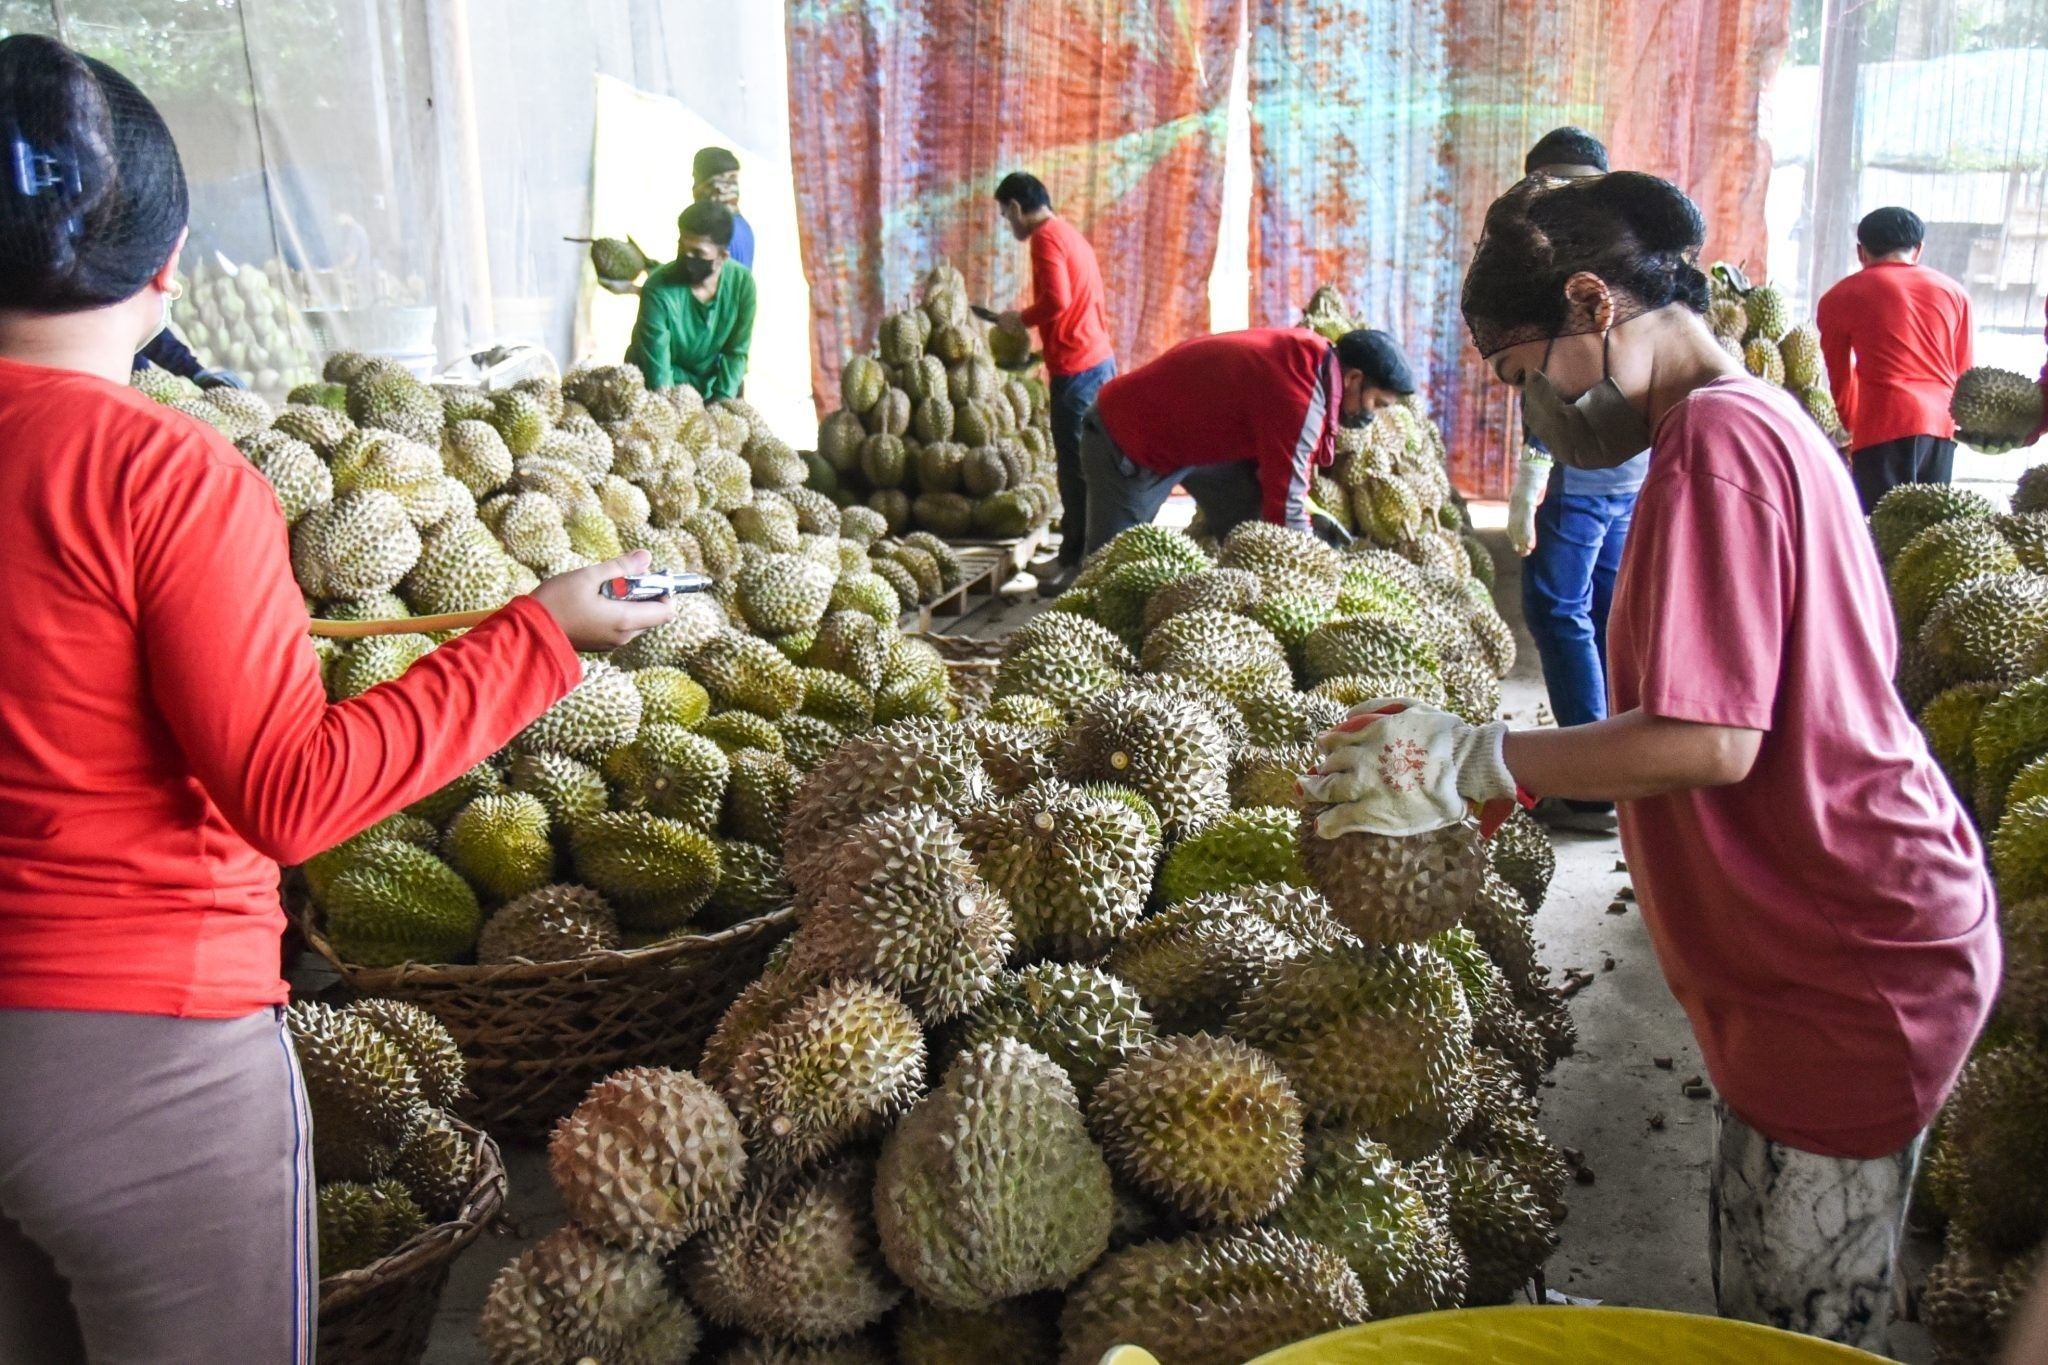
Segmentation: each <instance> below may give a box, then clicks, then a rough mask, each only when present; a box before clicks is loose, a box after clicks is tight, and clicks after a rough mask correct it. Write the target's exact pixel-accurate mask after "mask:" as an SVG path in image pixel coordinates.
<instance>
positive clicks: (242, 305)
mask: <svg viewBox="0 0 2048 1365" xmlns="http://www.w3.org/2000/svg"><path fill="white" fill-rule="evenodd" d="M296 290H297V284H296V282H295V281H294V280H293V278H292V275H291V272H290V271H288V270H286V269H285V267H284V263H283V262H282V261H271V262H269V263H268V264H266V265H261V266H258V265H242V266H234V265H232V264H231V263H228V262H225V261H223V260H221V259H219V258H218V257H215V256H204V257H201V258H200V259H199V260H198V261H196V262H195V263H194V265H193V267H192V269H191V271H190V272H189V273H188V274H187V275H186V276H185V297H184V298H183V299H182V300H181V301H180V302H179V303H178V304H177V305H176V307H175V308H174V309H173V311H172V316H171V326H172V329H173V330H175V331H176V332H177V333H178V334H179V335H180V336H182V337H183V338H184V341H185V344H186V345H188V346H190V347H191V348H192V351H193V353H194V354H195V355H197V356H198V357H199V359H200V361H201V363H203V364H205V365H208V366H210V367H212V368H215V369H226V370H233V371H235V372H236V373H237V374H240V375H241V376H242V378H243V379H244V380H246V381H247V382H248V383H249V384H250V385H251V386H252V387H253V388H256V389H259V390H261V391H262V392H264V393H268V394H279V393H283V392H284V391H285V390H287V389H289V388H292V387H293V386H295V385H298V384H303V383H306V382H307V381H308V380H310V379H312V378H313V375H314V364H313V362H314V355H315V348H314V343H313V332H312V329H311V328H309V327H308V326H307V325H306V319H305V315H304V314H302V313H301V312H300V311H299V306H298V304H296V303H294V302H293V295H294V293H295V292H296Z"/></svg>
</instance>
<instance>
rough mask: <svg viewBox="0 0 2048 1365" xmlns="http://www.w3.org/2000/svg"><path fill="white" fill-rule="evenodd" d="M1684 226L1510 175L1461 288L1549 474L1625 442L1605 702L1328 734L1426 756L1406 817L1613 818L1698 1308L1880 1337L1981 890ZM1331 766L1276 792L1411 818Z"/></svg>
mask: <svg viewBox="0 0 2048 1365" xmlns="http://www.w3.org/2000/svg"><path fill="white" fill-rule="evenodd" d="M1704 237H1705V230H1704V225H1703V223H1702V222H1701V220H1700V216H1699V211H1698V210H1697V209H1696V208H1695V207H1694V206H1693V204H1692V202H1691V201H1690V200H1689V199H1687V198H1686V196H1685V195H1684V194H1683V193H1681V192H1680V191H1679V190H1678V189H1676V188H1675V187H1674V186H1672V185H1670V184H1668V183H1666V182H1665V181H1662V180H1659V179H1657V178H1656V177H1654V176H1648V175H1640V174H1633V173H1626V172H1623V173H1615V174H1611V175H1606V176H1601V177H1597V178H1592V179H1585V180H1573V181H1560V180H1550V179H1545V178H1542V177H1532V178H1531V179H1530V180H1527V181H1524V182H1523V183H1522V184H1520V185H1518V186H1516V187H1515V188H1514V189H1512V190H1511V191H1509V192H1508V193H1507V194H1506V195H1504V196H1503V197H1502V198H1501V199H1500V200H1499V201H1497V202H1496V203H1495V204H1494V205H1493V206H1492V208H1491V209H1490V210H1489V212H1488V214H1487V219H1486V230H1485V234H1484V236H1483V237H1482V239H1481V241H1480V244H1479V248H1478V251H1477V254H1476V256H1475V258H1474V260H1473V263H1472V266H1471V269H1470V271H1469V273H1468V274H1467V276H1466V279H1465V293H1464V309H1465V318H1466V321H1467V324H1468V325H1469V326H1470V328H1471V331H1472V337H1473V341H1474V344H1475V346H1476V347H1477V348H1478V350H1479V351H1480V353H1481V354H1482V355H1483V356H1485V357H1486V359H1487V362H1488V364H1489V365H1490V366H1491V367H1492V369H1493V371H1494V373H1495V375H1496V376H1497V377H1498V378H1499V379H1500V380H1501V382H1503V383H1505V384H1509V385H1512V386H1514V387H1516V388H1519V389H1521V390H1522V393H1523V404H1524V413H1525V416H1526V419H1527V422H1528V425H1529V427H1530V429H1531V430H1532V431H1533V432H1534V433H1535V434H1536V435H1537V436H1539V437H1541V438H1542V439H1543V441H1544V442H1545V443H1546V444H1547V445H1548V446H1549V447H1550V449H1551V451H1552V452H1553V454H1554V455H1555V457H1556V458H1558V459H1560V460H1564V461H1566V462H1567V463H1572V462H1577V463H1580V464H1582V465H1584V466H1587V467H1601V466H1603V465H1605V464H1609V463H1613V462H1617V461H1618V460H1620V459H1625V458H1627V457H1628V456H1630V455H1633V454H1634V453H1635V452H1637V451H1639V450H1641V449H1643V448H1644V447H1645V446H1647V447H1649V450H1650V466H1649V474H1648V477H1647V481H1646V482H1645V483H1644V485H1643V490H1642V494H1641V497H1640V500H1639V501H1638V502H1637V504H1636V513H1635V525H1634V528H1633V530H1632V532H1631V534H1630V537H1629V545H1628V551H1627V555H1626V557H1625V558H1624V560H1623V563H1622V568H1621V575H1620V579H1619V581H1618V583H1617V586H1616V590H1615V597H1614V606H1613V613H1612V617H1611V619H1610V622H1609V626H1608V652H1609V669H1610V672H1611V674H1612V677H1611V680H1610V683H1611V692H1612V697H1613V714H1612V716H1611V717H1610V718H1609V719H1607V720H1605V721H1601V722H1598V723H1595V724H1591V725H1583V726H1577V727H1574V728H1571V729H1566V730H1541V731H1536V730H1530V731H1519V732H1515V733H1508V732H1507V727H1506V726H1505V725H1504V724H1499V723H1496V724H1494V725H1491V726H1482V727H1470V726H1465V725H1463V724H1461V723H1460V722H1458V721H1457V720H1456V718H1454V717H1450V716H1446V715H1443V714H1442V713H1437V712H1424V711H1422V710H1421V708H1419V707H1413V706H1411V707H1409V708H1408V709H1406V710H1403V711H1401V712H1400V713H1399V714H1398V715H1395V716H1393V717H1390V718H1386V719H1377V718H1368V717H1367V716H1364V715H1359V716H1357V717H1355V718H1354V719H1353V720H1351V721H1349V722H1347V723H1346V730H1347V734H1346V735H1345V736H1343V737H1337V736H1333V737H1332V739H1333V740H1334V741H1335V743H1334V744H1329V743H1326V747H1329V748H1331V749H1332V751H1333V753H1334V750H1335V748H1336V747H1337V746H1338V745H1344V744H1355V745H1363V746H1365V748H1366V750H1367V751H1368V753H1369V751H1370V749H1371V748H1372V747H1374V746H1384V745H1385V744H1387V743H1391V742H1396V741H1397V740H1399V739H1413V740H1416V741H1417V742H1420V743H1422V744H1423V746H1424V749H1425V750H1427V751H1432V752H1437V753H1442V754H1445V755H1447V759H1446V762H1445V763H1444V765H1443V769H1444V770H1443V773H1442V775H1441V777H1440V778H1437V784H1438V786H1440V787H1441V788H1442V789H1443V790H1442V791H1440V792H1438V793H1437V796H1438V798H1439V799H1438V801H1437V804H1436V807H1435V808H1436V809H1444V810H1450V811H1457V810H1459V809H1460V808H1461V807H1462V803H1463V801H1462V800H1461V799H1460V798H1462V799H1463V800H1471V801H1477V802H1480V803H1482V804H1484V803H1487V802H1490V801H1501V800H1505V799H1508V798H1512V797H1513V796H1514V795H1515V794H1516V792H1517V789H1519V790H1520V791H1521V792H1522V793H1523V794H1525V795H1526V794H1534V795H1539V796H1555V797H1561V798H1565V799H1568V800H1575V801H1600V800H1613V801H1616V802H1618V803H1619V808H1620V814H1621V834H1622V842H1623V846H1624V848H1625V850H1626V852H1627V854H1628V857H1629V866H1630V868H1631V870H1632V871H1633V872H1634V874H1635V884H1636V889H1637V892H1638V894H1639V896H1640V898H1641V901H1642V907H1643V915H1644V920H1645V922H1646V924H1647V925H1648V927H1649V930H1650V933H1651V935H1652V938H1653V940H1654V941H1655V944H1656V948H1657V953H1658V958H1659V960H1660V962H1661V963H1662V965H1663V967H1664V972H1665V975H1666V977H1667V978H1668V980H1669V981H1670V983H1671V988H1672V991H1673V993H1674V994H1675V995H1676V996H1677V997H1678V999H1679V1001H1680V1003H1681V1004H1682V1005H1683V1006H1684V1007H1685V1010H1686V1014H1687V1016H1688V1017H1689V1018H1690V1020H1691V1022H1692V1025H1693V1029H1694V1031H1695V1033H1696V1034H1697V1035H1698V1037H1699V1041H1700V1047H1701V1050H1702V1053H1703V1054H1704V1056H1705V1058H1706V1062H1707V1067H1708V1070H1709V1072H1710V1073H1711V1075H1712V1077H1713V1079H1714V1082H1715V1085H1716V1087H1717V1088H1718V1090H1719V1092H1720V1096H1721V1101H1722V1103H1721V1105H1720V1107H1719V1111H1718V1122H1717V1125H1716V1151H1715V1159H1714V1164H1713V1174H1712V1202H1713V1214H1712V1219H1711V1226H1710V1237H1711V1244H1712V1250H1711V1260H1712V1264H1713V1271H1714V1279H1715V1289H1716V1295H1717V1299H1718V1302H1719V1304H1720V1308H1721V1311H1722V1312H1723V1313H1724V1314H1727V1315H1729V1316H1736V1317H1743V1318H1750V1319H1755V1320H1759V1321H1764V1322H1770V1323H1773V1324H1775V1325H1778V1326H1781V1327H1788V1328H1792V1329H1794V1330H1799V1331H1806V1332H1811V1333H1814V1334H1816V1335H1820V1336H1827V1337H1831V1338H1833V1339H1836V1340H1840V1341H1845V1342H1849V1343H1851V1344H1854V1345H1859V1346H1863V1347H1866V1348H1875V1349H1882V1346H1883V1342H1884V1335H1885V1325H1886V1323H1885V1319H1886V1309H1887V1295H1888V1289H1889V1273H1890V1272H1889V1266H1890V1260H1891V1256H1892V1253H1893V1250H1894V1247H1895V1243H1896V1239H1897V1236H1898V1232H1899V1228H1900V1225H1901V1223H1902V1221H1903V1217H1904V1212H1905V1204H1906V1199H1907V1195H1908V1193H1909V1192H1910V1190H1911V1186H1912V1174H1913V1169H1914V1165H1915V1163H1916V1161H1917V1159H1918V1152H1919V1146H1920V1138H1921V1135H1922V1133H1923V1132H1924V1131H1925V1129H1926V1127H1927V1124H1928V1122H1929V1120H1930V1119H1931V1118H1932V1117H1933V1115H1934V1113H1935V1111H1936V1110H1937V1109H1938V1108H1939V1107H1940V1105H1941V1103H1942V1100H1943V1099H1944V1097H1945V1096H1946V1095H1947V1093H1948V1091H1949V1088H1950V1086H1951V1085H1952V1084H1953V1083H1954V1081H1955V1077H1956V1074H1957V1072H1958V1070H1959V1069H1960V1068H1961V1066H1962V1064H1963V1060H1964V1058H1965V1056H1966V1054H1967V1053H1968V1051H1969V1047H1970V1044H1971V1042H1972V1040H1973V1039H1974V1038H1975V1037H1976V1034H1977V1031H1978V1029H1979V1027H1980V1026H1981V1025H1982V1023H1983V1021H1984V1018H1985V1015H1986V1013H1987V1012H1988V1010H1989V1008H1990V1004H1991V999H1992V996H1993V994H1994V992H1995V990H1996V986H1997V979H1998V965H1999V955H1998V941H1997V934H1996V930H1995V918H1994V912H1993V906H1992V895H1991V888H1990V884H1989V879H1988V877H1987V875H1986V873H1985V868H1984V861H1983V854H1982V850H1981V848H1980V846H1979V844H1978V841H1977V838H1976V835H1975V832H1974V831H1973V829H1972V827H1971V825H1970V822H1969V820H1968V818H1967V817H1966V816H1965V815H1964V813H1963V811H1962V809H1961V806H1960V805H1959V803H1958V802H1957V801H1956V799H1955V797H1954V795H1953V794H1952V793H1951V791H1950V789H1949V786H1948V784H1947V782H1946V780H1945V779H1944V778H1943V776H1942V774H1941V773H1940V771H1939V770H1938V769H1937V768H1936V766H1935V764H1934V762H1933V760H1932V759H1931V758H1930V756H1929V754H1928V751H1927V747H1926V745H1925V743H1924V742H1923V740H1922V737H1921V735H1920V733H1919V731H1918V730H1917V729H1916V727H1915V726H1914V724H1913V721H1912V719H1911V717H1910V716H1908V715H1907V713H1906V710H1905V708H1904V706H1903V705H1902V704H1901V702H1900V701H1899V698H1898V695H1897V693H1896V692H1895V691H1894V690H1893V688H1892V685H1891V677H1892V672H1893V665H1894V663H1895V660H1896V655H1897V639H1896V636H1895V632H1894V627H1893V619H1892V611H1891V607H1890V604H1889V602H1888V600H1887V598H1886V595H1885V587H1884V579H1883V576H1882V574H1881V572H1880V570H1879V568H1878V562H1877V558H1876V554H1875V551H1874V550H1873V548H1872V546H1871V542H1870V537H1869V535H1868V533H1867V532H1866V530H1865V529H1864V525H1863V521H1862V518H1861V516H1860V515H1859V513H1858V510H1857V505H1856V499H1855V495H1854V493H1853V491H1852V490H1851V488H1850V484H1849V479H1848V476H1847V474H1846V473H1845V471H1844V470H1843V468H1842V462H1841V459H1840V457H1839V456H1837V455H1836V454H1835V452H1834V450H1833V449H1832V448H1831V447H1830V446H1829V445H1828V443H1827V441H1826V440H1825V438H1824V437H1823V436H1822V434H1821V432H1820V429H1819V428H1818V427H1817V426H1815V425H1814V423H1813V422H1812V421H1811V420H1810V419H1809V418H1808V417H1807V416H1806V414H1805V413H1804V411H1802V410H1801V408H1800V407H1799V405H1798V403H1797V402H1796V401H1795V400H1794V399H1792V398H1790V397H1789V396H1788V395H1787V394H1786V393H1785V392H1784V391H1783V390H1781V389H1779V388H1776V387H1775V386H1772V385H1770V384H1766V383H1764V382H1762V381H1760V380H1757V379H1754V378H1752V377H1751V376H1750V375H1749V374H1748V373H1747V372H1746V371H1745V370H1744V369H1743V367H1742V365H1741V364H1740V363H1739V362H1737V361H1735V360H1733V359H1732V358H1730V357H1729V355H1728V354H1727V353H1726V352H1725V351H1723V350H1722V348H1721V346H1720V345H1719V343H1717V342H1716V341H1715V340H1714V337H1713V335H1712V334H1711V333H1710V332H1709V331H1708V329H1707V327H1706V325H1705V323H1704V321H1703V320H1702V317H1701V315H1702V313H1703V312H1704V311H1705V308H1706V304H1707V293H1708V290H1707V281H1706V278H1705V277H1704V276H1703V275H1702V274H1701V273H1700V271H1699V270H1698V268H1697V266H1696V264H1695V259H1696V256H1697V253H1698V250H1699V248H1700V245H1701V243H1702V241H1703V240H1704ZM1358 758H1359V755H1358V754H1355V753H1354V754H1352V755H1351V756H1349V757H1348V758H1346V759H1343V760H1340V761H1337V762H1331V761H1329V760H1326V761H1325V762H1324V763H1323V764H1322V765H1321V773H1322V774H1327V776H1324V775H1311V776H1310V777H1309V778H1308V779H1306V780H1305V782H1304V786H1305V788H1307V789H1308V790H1309V791H1310V794H1311V795H1315V796H1318V797H1319V799H1326V800H1336V801H1339V802H1345V803H1350V804H1349V805H1348V806H1347V809H1355V810H1357V811H1359V812H1360V813H1361V815H1360V817H1359V818H1358V823H1360V824H1363V825H1365V826H1367V827H1373V826H1374V824H1375V822H1377V823H1378V824H1379V825H1381V826H1384V827H1387V828H1389V829H1391V828H1392V827H1393V826H1395V825H1398V824H1401V823H1404V822H1405V823H1406V824H1407V825H1408V827H1409V828H1416V827H1418V826H1416V825H1415V824H1414V822H1413V819H1412V818H1410V817H1411V816H1412V812H1411V813H1410V814H1409V815H1407V816H1403V815H1396V816H1393V817H1391V818H1390V817H1388V816H1386V815H1384V814H1378V812H1382V811H1385V810H1387V809H1389V808H1390V804H1389V803H1390V801H1392V802H1395V803H1398V801H1400V800H1410V801H1412V800H1413V799H1414V798H1413V797H1411V796H1408V795H1405V794H1391V793H1390V792H1389V791H1388V790H1387V789H1386V788H1385V787H1384V786H1381V785H1379V784H1378V781H1377V779H1376V777H1373V776H1370V774H1373V773H1376V771H1377V764H1375V763H1373V762H1370V761H1368V762H1364V763H1360V762H1358ZM1360 774H1368V776H1363V777H1361V776H1360ZM1432 776H1434V775H1432ZM1453 788H1455V790H1454V791H1453V790H1452V789H1453ZM1445 797H1448V804H1446V802H1445V800H1444V799H1443V798H1445ZM1420 827H1427V826H1426V825H1424V826H1420ZM1817 1229H1825V1232H1824V1233H1823V1232H1821V1231H1817Z"/></svg>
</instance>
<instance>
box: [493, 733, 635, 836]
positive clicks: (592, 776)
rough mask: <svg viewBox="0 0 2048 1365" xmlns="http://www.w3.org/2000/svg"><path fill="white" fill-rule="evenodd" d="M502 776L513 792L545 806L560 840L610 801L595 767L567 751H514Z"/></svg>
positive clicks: (550, 826)
mask: <svg viewBox="0 0 2048 1365" xmlns="http://www.w3.org/2000/svg"><path fill="white" fill-rule="evenodd" d="M505 776H506V781H507V784H508V785H509V786H510V787H511V788H512V790H513V791H516V792H525V793H526V794H527V795H529V796H532V797H534V798H536V799H538V800H539V802H540V803H541V805H542V806H544V807H545V808H546V809H547V813H548V826H549V828H550V829H551V830H552V831H553V832H554V834H555V836H556V837H557V838H558V839H559V840H563V841H566V840H567V837H568V832H569V828H570V826H571V825H572V824H573V823H574V822H576V821H577V820H580V819H582V818H583V817H584V816H586V815H595V814H597V813H598V812H599V811H601V810H603V809H605V807H606V805H607V804H608V803H609V802H610V800H611V793H610V790H609V789H608V788H607V787H606V786H605V783H604V778H603V777H602V776H600V775H599V773H598V771H597V769H595V768H593V767H591V766H589V765H588V764H586V763H581V762H578V761H577V760H576V759H573V758H570V757H569V756H568V755H567V754H549V753H539V754H514V755H513V756H512V762H511V763H510V764H509V765H508V766H507V768H506V770H505Z"/></svg>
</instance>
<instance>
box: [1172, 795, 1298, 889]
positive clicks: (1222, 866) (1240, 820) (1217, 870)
mask: <svg viewBox="0 0 2048 1365" xmlns="http://www.w3.org/2000/svg"><path fill="white" fill-rule="evenodd" d="M1298 819H1299V817H1298V816H1297V815H1296V814H1295V812H1293V811H1292V810H1288V809H1286V808H1284V807H1280V806H1252V807H1249V808H1247V809H1243V810H1233V811H1230V812H1227V813H1226V814H1224V815H1221V816H1219V817H1217V818H1216V819H1215V820H1213V821H1211V822H1210V823H1209V824H1206V825H1204V826H1203V827H1202V828H1201V829H1200V830H1198V831H1196V832H1195V833H1193V834H1191V835H1189V836H1188V837H1187V838H1185V839H1183V840H1181V841H1180V842H1179V843H1178V844H1175V845H1174V846H1173V851H1172V852H1170V853H1168V854H1167V855H1166V861H1165V863H1164V864H1163V865H1161V867H1160V869H1159V888H1158V889H1159V898H1160V900H1162V901H1164V902H1166V903H1167V904H1172V903H1173V902H1175V901H1183V900H1188V899H1191V898H1192V897H1195V896H1201V895H1207V894H1209V893H1211V892H1227V891H1231V890H1234V889H1235V888H1237V887H1240V886H1257V885H1262V884H1268V883H1286V884H1289V885H1293V886H1307V885H1309V884H1310V882H1309V876H1308V873H1307V871H1306V869H1305V868H1304V867H1303V865H1302V859H1301V855H1300V853H1299V852H1298V851H1297V850H1296V847H1295V837H1294V828H1295V825H1296V823H1297V821H1298Z"/></svg>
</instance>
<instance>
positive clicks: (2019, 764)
mask: <svg viewBox="0 0 2048 1365" xmlns="http://www.w3.org/2000/svg"><path fill="white" fill-rule="evenodd" d="M2044 754H2048V678H2029V679H2028V680H2027V681H2025V682H2022V683H2018V684H2015V685H2014V686H2013V687H2012V688H2011V689H2010V690H2009V691H2007V692H2006V694H2005V695H2004V696H2002V697H1998V698H1996V699H1995V700H1993V701H1990V702H1987V703H1986V704H1985V706H1984V710H1983V713H1982V714H1981V715H1979V716H1978V718H1977V728H1976V729H1975V730H1974V731H1973V732H1972V733H1971V735H1970V760H1971V762H1972V763H1974V764H1975V765H1976V769H1977V792H1976V799H1975V800H1974V801H1973V802H1972V803H1971V805H1972V807H1973V808H1974V809H1975V811H1976V814H1977V821H1978V823H1979V824H1981V825H1982V826H1983V827H1984V830H1985V832H1986V833H1990V832H1992V831H1993V830H1995V829H1996V828H1997V826H1998V822H1999V819H2000V818H2001V817H2002V816H2003V815H2004V813H2005V793H2006V789H2007V788H2008V787H2010V786H2011V785H2012V781H2013V779H2014V778H2015V777H2017V776H2019V772H2020V769H2022V768H2024V767H2026V766H2027V765H2028V764H2029V763H2032V762H2033V761H2034V760H2035V759H2037V758H2040V757H2041V756H2043V755H2044Z"/></svg>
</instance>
